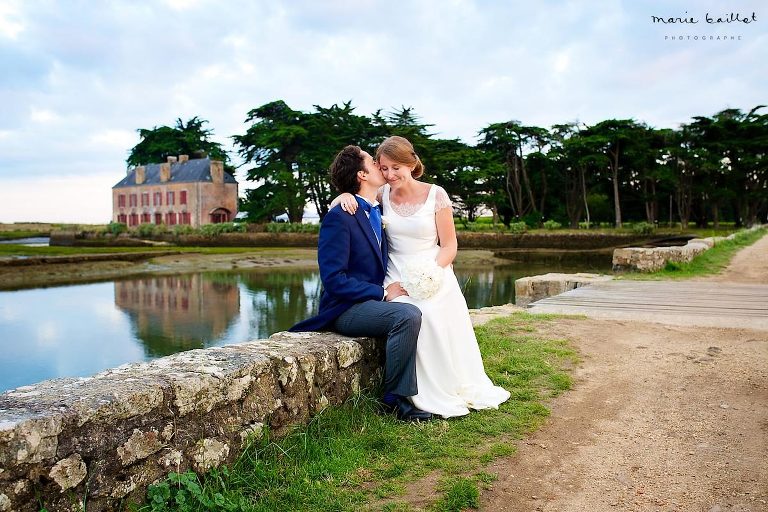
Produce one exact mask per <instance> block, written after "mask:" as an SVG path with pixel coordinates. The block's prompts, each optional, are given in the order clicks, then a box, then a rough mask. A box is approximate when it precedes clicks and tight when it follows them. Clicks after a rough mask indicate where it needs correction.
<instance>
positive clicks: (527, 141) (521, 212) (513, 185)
mask: <svg viewBox="0 0 768 512" xmlns="http://www.w3.org/2000/svg"><path fill="white" fill-rule="evenodd" d="M545 134H546V130H545V129H543V128H539V127H536V126H523V125H522V124H521V123H520V122H519V121H508V122H506V123H494V124H491V125H489V126H487V127H486V128H483V129H482V130H480V133H479V135H480V136H481V138H482V139H481V141H480V144H479V145H478V146H479V147H480V148H481V149H483V150H484V151H487V152H488V153H490V154H492V155H494V156H495V157H496V158H497V159H498V162H499V163H501V164H503V165H504V166H505V168H506V175H505V179H504V188H505V190H506V193H507V199H508V201H509V208H510V209H511V210H512V212H513V215H514V216H515V217H518V218H521V217H523V216H525V215H527V214H528V213H531V212H534V213H537V212H538V211H539V210H538V207H537V205H536V199H535V197H534V193H533V189H532V188H531V180H530V177H529V176H528V169H527V167H526V156H527V154H528V152H533V150H532V147H536V148H537V149H536V151H537V152H538V151H540V149H538V148H540V145H539V142H540V140H541V139H542V138H543V137H544V136H545Z"/></svg>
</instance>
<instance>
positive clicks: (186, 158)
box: [179, 155, 189, 164]
mask: <svg viewBox="0 0 768 512" xmlns="http://www.w3.org/2000/svg"><path fill="white" fill-rule="evenodd" d="M184 162H189V155H179V163H180V164H183V163H184Z"/></svg>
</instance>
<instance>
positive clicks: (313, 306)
mask: <svg viewBox="0 0 768 512" xmlns="http://www.w3.org/2000/svg"><path fill="white" fill-rule="evenodd" d="M241 279H242V283H243V286H244V287H245V289H246V290H247V296H248V298H249V299H250V307H251V311H252V314H251V318H250V325H251V328H252V332H253V333H254V334H255V335H256V337H257V338H265V337H267V336H269V335H270V334H272V333H275V332H278V331H284V330H286V329H288V328H289V327H291V326H292V325H293V324H295V323H296V322H298V321H299V320H301V319H303V318H307V317H309V316H311V315H313V314H315V313H316V312H317V309H318V304H319V302H320V290H321V283H320V273H319V272H318V271H306V270H305V271H289V272H282V271H280V272H264V271H257V272H250V273H243V274H241Z"/></svg>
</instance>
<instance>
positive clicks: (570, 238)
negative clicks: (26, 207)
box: [50, 225, 663, 257]
mask: <svg viewBox="0 0 768 512" xmlns="http://www.w3.org/2000/svg"><path fill="white" fill-rule="evenodd" d="M248 229H249V232H247V233H223V234H220V235H218V236H215V237H206V236H203V235H173V234H162V235H155V236H153V237H151V240H153V241H155V242H168V243H170V244H174V245H180V246H213V247H313V248H315V247H317V240H318V235H317V234H316V233H265V232H263V231H262V230H263V226H250V225H249V226H248ZM257 230H258V231H257ZM456 237H457V239H458V243H459V247H460V248H462V249H557V250H570V251H577V250H579V251H588V250H599V249H609V250H610V249H611V248H613V247H620V246H627V245H630V244H646V243H653V241H654V238H652V237H648V236H639V235H634V234H628V233H615V234H606V233H590V232H584V233H524V234H511V233H490V232H485V233H478V232H467V231H459V232H457V233H456ZM658 238H663V235H657V236H656V239H658ZM50 243H51V245H67V246H81V247H100V246H123V245H125V246H142V245H153V243H152V242H150V241H145V240H139V239H138V238H134V235H131V234H130V233H123V234H121V235H120V236H118V237H115V236H111V235H105V234H102V233H93V232H85V231H79V232H72V231H70V232H63V231H58V232H53V233H51V242H50ZM502 257H504V256H503V255H502Z"/></svg>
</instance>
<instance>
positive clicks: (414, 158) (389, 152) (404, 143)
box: [376, 135, 424, 178]
mask: <svg viewBox="0 0 768 512" xmlns="http://www.w3.org/2000/svg"><path fill="white" fill-rule="evenodd" d="M381 155H386V156H387V158H390V159H392V160H393V161H395V162H397V163H398V164H401V165H407V166H408V167H413V170H412V171H411V176H413V177H414V178H420V177H421V176H422V175H423V174H424V164H422V163H421V159H420V158H419V155H417V154H416V151H414V149H413V144H411V143H410V142H409V141H408V139H406V138H405V137H400V136H397V135H393V136H392V137H387V138H386V139H384V142H382V143H381V144H379V147H378V148H376V160H377V161H378V160H379V157H380V156H381Z"/></svg>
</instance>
